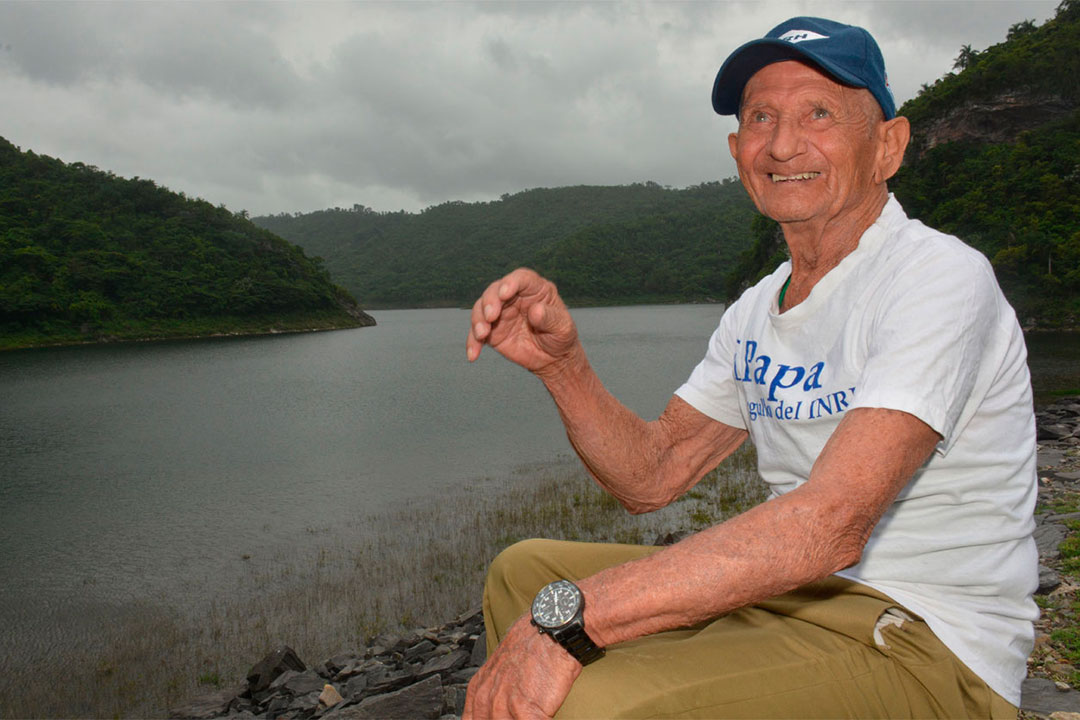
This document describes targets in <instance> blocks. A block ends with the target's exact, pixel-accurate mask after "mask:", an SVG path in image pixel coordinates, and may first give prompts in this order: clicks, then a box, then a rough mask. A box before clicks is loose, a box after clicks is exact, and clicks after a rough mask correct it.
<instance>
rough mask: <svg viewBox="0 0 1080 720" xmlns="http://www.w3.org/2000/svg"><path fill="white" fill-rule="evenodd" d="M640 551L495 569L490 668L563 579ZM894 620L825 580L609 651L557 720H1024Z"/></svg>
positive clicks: (569, 546)
mask: <svg viewBox="0 0 1080 720" xmlns="http://www.w3.org/2000/svg"><path fill="white" fill-rule="evenodd" d="M656 550H658V548H655V547H646V546H638V545H614V544H598V543H571V542H562V541H554V540H526V541H524V542H520V543H517V544H516V545H513V546H511V547H509V548H507V549H506V550H504V551H503V552H502V553H500V555H499V556H498V557H497V558H495V560H494V561H493V562H492V565H491V568H490V570H489V572H488V577H487V583H486V585H485V588H484V619H485V622H486V625H487V638H488V654H489V655H490V654H491V653H492V652H494V649H495V647H496V646H497V645H498V642H499V639H500V638H501V637H502V635H503V633H504V632H506V630H507V628H509V626H510V625H511V624H512V623H513V622H514V621H515V620H516V619H517V618H518V617H520V616H521V615H522V614H523V613H525V612H527V611H528V610H529V607H530V605H531V603H532V599H533V597H534V596H535V595H536V593H537V591H538V590H539V589H540V588H541V587H543V586H544V585H546V584H547V583H548V582H551V581H552V580H555V579H559V578H566V579H570V580H575V579H580V578H583V577H587V576H589V575H592V574H594V573H596V572H598V571H600V570H602V569H603V568H606V567H610V566H612V565H617V564H619V563H623V562H627V561H629V560H633V559H635V558H639V557H643V556H645V555H648V554H649V553H652V552H656ZM895 607H897V605H896V603H894V602H893V601H891V600H890V599H889V598H888V597H886V596H884V595H882V594H881V593H878V592H877V591H875V590H872V589H870V588H868V587H865V586H863V585H859V584H857V583H852V582H849V581H846V580H843V579H840V578H836V577H831V578H827V579H825V580H822V581H820V582H816V583H812V584H810V585H807V586H805V587H803V588H800V589H798V590H796V591H793V592H790V593H787V594H785V595H781V596H779V597H776V598H773V599H771V600H768V601H766V602H762V603H759V604H757V605H755V606H752V607H746V608H742V609H739V610H736V611H734V612H732V613H729V614H727V615H724V616H722V617H720V618H718V619H716V620H713V621H711V622H706V623H702V624H701V625H698V626H695V627H692V628H687V629H681V630H672V631H669V632H664V633H658V634H656V635H651V636H648V637H644V638H639V639H637V640H633V641H630V642H625V643H620V644H617V645H613V646H612V647H609V648H608V652H607V655H606V656H605V657H603V658H601V659H600V660H598V661H597V662H594V663H592V664H591V665H589V666H588V667H586V668H585V669H584V670H583V672H582V674H581V676H580V677H579V678H578V680H577V682H576V683H575V684H574V687H573V690H572V691H571V692H570V695H569V696H568V697H567V698H566V702H565V703H564V704H563V706H562V708H561V709H560V710H559V713H558V717H559V718H613V717H619V718H661V717H664V718H667V717H680V718H839V717H846V718H886V717H888V718H994V719H995V720H996V719H997V718H1016V715H1017V711H1016V708H1015V707H1013V706H1012V705H1011V704H1010V703H1008V702H1007V701H1006V700H1004V699H1003V698H1001V696H999V695H997V694H996V693H994V692H993V691H992V690H990V689H989V688H988V687H987V686H986V684H985V683H984V682H983V681H982V680H980V679H979V678H978V677H976V676H975V674H974V673H972V672H971V671H970V670H969V669H968V668H967V667H966V666H965V665H963V663H961V662H960V661H959V660H958V659H957V658H956V656H954V655H953V654H952V653H951V652H950V651H949V650H948V648H946V647H945V646H944V645H943V644H942V643H941V641H939V640H938V639H937V637H935V636H934V634H933V633H932V632H931V631H930V629H929V628H928V627H927V626H926V624H925V623H924V622H922V621H921V620H918V619H913V620H909V621H906V622H903V624H901V625H886V626H885V627H884V628H883V629H881V636H882V638H883V639H884V642H885V646H884V647H883V646H879V645H878V644H876V643H875V641H874V637H873V635H874V628H875V626H876V625H877V624H878V620H879V619H880V618H881V616H882V614H883V613H884V612H885V611H886V610H888V609H889V608H895Z"/></svg>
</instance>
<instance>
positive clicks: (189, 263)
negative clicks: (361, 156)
mask: <svg viewBox="0 0 1080 720" xmlns="http://www.w3.org/2000/svg"><path fill="white" fill-rule="evenodd" d="M373 323H374V321H373V320H372V319H371V318H370V317H369V316H367V315H366V314H364V313H363V312H362V311H361V310H360V308H359V307H358V306H357V304H356V301H355V300H354V299H353V298H352V297H351V296H349V294H348V293H347V292H346V291H344V290H342V289H341V288H339V287H337V286H335V285H334V284H333V283H332V282H331V281H330V276H329V274H328V273H327V272H326V271H325V270H323V269H322V268H321V267H320V266H319V264H318V263H317V262H315V261H313V260H312V259H310V258H308V257H306V256H305V255H304V253H303V251H301V249H300V248H298V247H296V246H295V245H292V244H290V243H288V242H286V241H284V240H282V239H281V238H279V237H276V236H275V235H273V234H272V233H270V232H268V231H266V230H263V229H261V228H258V227H256V226H255V225H254V224H252V223H251V222H250V221H249V220H247V219H246V218H244V217H242V216H237V215H234V214H232V213H230V212H229V211H228V210H226V209H225V208H223V207H221V208H216V207H214V206H212V205H210V204H209V203H207V202H205V201H203V200H190V199H187V198H185V197H184V196H183V195H182V194H177V193H173V192H170V191H168V190H166V189H164V188H161V187H158V186H157V185H155V184H154V183H153V182H152V181H150V180H142V179H139V178H134V179H130V180H128V179H124V178H120V177H117V176H116V175H113V174H112V173H108V172H103V171H100V170H98V169H96V168H93V167H88V166H86V165H83V164H82V163H73V164H70V165H69V164H65V163H64V162H61V161H60V160H56V159H53V158H49V157H45V156H41V155H35V154H34V153H33V152H30V151H27V152H23V151H21V150H20V149H19V148H17V147H15V146H14V145H12V144H11V143H9V142H8V141H6V140H4V139H3V138H0V348H8V347H19V346H24V345H36V344H48V343H62V342H80V341H94V340H102V339H113V338H120V339H124V338H144V337H172V336H190V335H205V334H216V333H231V332H260V331H269V330H273V329H278V330H292V329H315V328H330V327H355V326H360V325H370V324H373Z"/></svg>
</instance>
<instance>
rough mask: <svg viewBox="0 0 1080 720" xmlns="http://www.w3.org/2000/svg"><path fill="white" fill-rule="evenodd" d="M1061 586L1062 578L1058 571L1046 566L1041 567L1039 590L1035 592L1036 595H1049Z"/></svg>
mask: <svg viewBox="0 0 1080 720" xmlns="http://www.w3.org/2000/svg"><path fill="white" fill-rule="evenodd" d="M1060 586H1061V576H1060V575H1058V574H1057V571H1056V570H1052V569H1051V568H1048V567H1046V566H1045V565H1039V588H1038V589H1037V590H1036V591H1035V594H1036V595H1047V594H1049V593H1051V592H1053V591H1054V590H1056V589H1057V588H1058V587H1060Z"/></svg>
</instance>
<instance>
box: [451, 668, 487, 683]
mask: <svg viewBox="0 0 1080 720" xmlns="http://www.w3.org/2000/svg"><path fill="white" fill-rule="evenodd" d="M478 672H480V668H478V667H473V666H468V667H463V668H461V669H460V670H456V671H454V672H453V673H451V674H450V677H448V678H446V681H447V682H449V683H454V684H459V683H465V684H468V682H469V681H470V680H472V676H473V675H475V674H476V673H478Z"/></svg>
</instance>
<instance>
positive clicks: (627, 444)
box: [537, 345, 746, 513]
mask: <svg viewBox="0 0 1080 720" xmlns="http://www.w3.org/2000/svg"><path fill="white" fill-rule="evenodd" d="M537 374H538V376H539V377H540V378H541V380H543V382H544V385H545V387H546V388H547V389H548V392H549V393H550V394H551V396H552V398H553V399H554V401H555V405H556V406H557V407H558V409H559V414H560V416H561V417H562V421H563V424H564V425H565V427H566V433H567V437H568V438H569V440H570V444H571V445H572V446H573V447H574V450H575V451H576V452H577V454H578V456H579V457H580V458H581V460H582V462H583V463H584V464H585V466H586V468H588V470H589V472H590V473H591V474H592V476H593V477H594V478H595V479H596V481H597V482H598V483H599V484H600V485H601V486H602V487H603V488H604V489H606V490H607V491H608V492H610V493H611V494H612V495H614V496H615V497H616V498H617V499H618V500H619V501H620V502H621V503H622V504H623V505H624V506H625V507H626V508H627V509H628V510H629V511H630V512H633V513H641V512H648V511H651V510H655V509H657V508H660V507H664V506H665V505H667V504H668V503H670V502H671V501H672V500H674V499H675V498H677V497H678V496H679V495H681V494H682V493H683V492H685V491H686V490H687V489H688V488H689V487H691V486H693V485H694V483H696V482H697V481H698V480H700V479H701V477H702V476H703V475H704V474H705V473H706V472H708V471H709V470H710V469H712V468H713V467H715V466H716V464H717V463H719V462H720V460H722V459H723V458H724V457H726V456H727V455H728V454H730V453H731V452H732V451H733V450H734V449H735V448H737V447H738V446H739V444H741V443H742V441H743V440H744V439H745V437H746V433H745V431H742V430H736V429H734V428H726V427H721V426H719V423H715V422H713V421H709V420H708V419H707V418H705V417H704V416H701V415H700V414H699V413H697V412H696V411H694V410H693V409H692V408H690V407H689V406H688V405H686V404H685V403H684V402H683V401H682V400H679V399H677V398H675V399H673V401H672V403H670V404H669V405H668V408H667V409H666V410H665V411H664V414H663V415H661V416H660V418H658V419H657V420H655V421H652V422H646V421H644V420H643V419H642V418H640V417H638V416H637V415H636V414H635V413H634V412H632V411H631V410H630V409H628V408H627V407H626V406H625V405H623V404H622V403H620V402H619V401H618V400H617V399H616V398H615V397H614V396H612V395H611V393H609V392H608V391H607V389H606V388H605V387H604V386H603V384H602V383H601V382H600V379H599V378H598V377H597V375H596V373H595V372H594V371H593V370H592V367H591V366H590V365H589V362H588V359H587V358H586V356H585V353H584V351H582V350H581V349H580V345H579V346H578V349H577V350H576V351H575V352H574V353H572V354H570V355H568V356H567V358H566V359H565V360H564V361H563V362H561V363H559V364H558V365H556V366H553V367H551V368H548V369H547V370H546V371H545V372H541V373H537Z"/></svg>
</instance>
